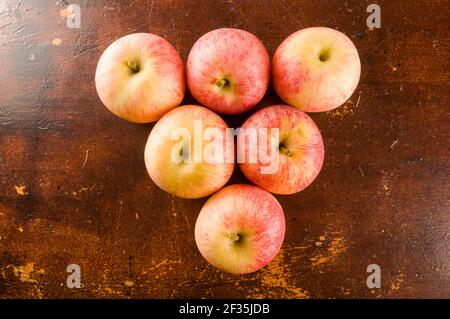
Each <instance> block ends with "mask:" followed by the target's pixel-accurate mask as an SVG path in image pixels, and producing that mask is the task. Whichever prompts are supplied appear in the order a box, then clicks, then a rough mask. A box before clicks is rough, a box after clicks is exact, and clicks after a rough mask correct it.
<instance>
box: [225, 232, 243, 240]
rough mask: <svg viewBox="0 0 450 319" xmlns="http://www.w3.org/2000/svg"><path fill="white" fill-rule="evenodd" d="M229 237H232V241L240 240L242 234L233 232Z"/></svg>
mask: <svg viewBox="0 0 450 319" xmlns="http://www.w3.org/2000/svg"><path fill="white" fill-rule="evenodd" d="M228 238H230V239H231V240H232V241H239V239H241V236H239V235H238V234H235V233H231V234H229V235H228Z"/></svg>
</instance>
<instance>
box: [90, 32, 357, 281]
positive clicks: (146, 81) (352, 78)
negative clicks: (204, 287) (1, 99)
mask: <svg viewBox="0 0 450 319" xmlns="http://www.w3.org/2000/svg"><path fill="white" fill-rule="evenodd" d="M360 71H361V64H360V60H359V56H358V52H357V50H356V48H355V46H354V44H353V43H352V41H351V40H350V39H349V38H348V37H347V36H345V35H344V34H343V33H341V32H339V31H336V30H334V29H330V28H324V27H314V28H307V29H303V30H300V31H297V32H295V33H293V34H292V35H290V36H289V37H287V38H286V39H285V40H284V41H283V42H282V43H281V45H280V46H279V47H278V49H277V50H276V52H275V54H274V56H273V59H272V63H271V61H270V58H269V54H268V52H267V50H266V48H265V47H264V45H263V43H262V42H261V41H260V40H259V39H258V38H257V37H256V36H254V35H253V34H251V33H249V32H247V31H243V30H239V29H231V28H223V29H216V30H213V31H211V32H208V33H206V34H205V35H203V36H202V37H201V38H200V39H198V40H197V42H196V43H195V44H194V46H193V47H192V49H191V51H190V53H189V56H188V59H187V65H186V74H185V68H184V65H183V61H182V59H181V57H180V55H179V53H178V52H177V50H176V49H175V48H174V47H173V46H172V45H171V44H170V43H169V42H167V41H166V40H164V39H163V38H161V37H159V36H157V35H154V34H149V33H135V34H130V35H127V36H124V37H122V38H120V39H118V40H116V41H115V42H113V43H112V44H111V45H110V46H109V47H108V48H107V49H106V50H105V51H104V52H103V54H102V56H101V57H100V60H99V62H98V65H97V70H96V75H95V84H96V88H97V93H98V95H99V97H100V99H101V101H102V102H103V104H104V105H105V106H106V107H107V108H108V109H109V110H110V111H111V112H112V113H114V114H115V115H117V116H119V117H121V118H123V119H125V120H128V121H131V122H136V123H148V122H154V121H158V122H157V123H156V124H155V126H154V127H153V129H152V131H151V133H150V136H149V138H148V141H147V144H146V147H145V154H144V158H145V165H146V168H147V170H148V173H149V175H150V178H151V179H152V180H153V181H154V183H155V184H156V185H158V186H159V187H160V188H161V189H163V190H164V191H166V192H168V193H170V194H173V195H175V196H178V197H182V198H200V197H205V196H208V195H211V194H214V195H213V196H211V197H210V198H209V199H208V200H207V202H206V203H205V204H204V206H203V208H202V209H201V212H200V214H199V216H198V218H197V222H196V225H195V241H196V243H197V247H198V248H199V250H200V253H201V254H202V255H203V256H204V258H205V259H206V260H207V261H208V262H209V263H210V264H212V265H213V266H215V267H217V268H220V269H222V270H224V271H227V272H231V273H235V274H242V273H250V272H253V271H256V270H259V269H260V268H262V267H264V266H265V265H266V264H268V263H269V262H270V261H271V260H272V259H273V258H274V257H275V256H276V254H277V253H278V251H279V249H280V247H281V245H282V242H283V239H284V233H285V218H284V213H283V209H282V207H281V206H280V204H279V203H278V201H277V200H276V199H275V197H274V196H273V195H272V194H270V193H275V194H294V193H297V192H299V191H301V190H302V189H304V188H305V187H307V186H308V185H310V184H311V183H312V182H313V180H314V179H315V178H316V177H317V175H318V174H319V171H320V169H321V167H322V163H323V160H324V145H323V140H322V136H321V134H320V131H319V129H318V128H317V126H316V125H315V123H314V122H313V120H312V119H311V118H310V117H309V116H308V115H307V114H306V113H304V112H322V111H329V110H332V109H334V108H336V107H338V106H340V105H342V104H343V103H344V102H345V101H346V100H347V99H348V98H349V97H350V96H351V95H352V93H353V92H354V90H355V89H356V87H357V85H358V81H359V77H360ZM270 77H271V78H272V83H273V87H274V89H275V91H276V93H277V94H278V95H279V97H280V98H281V99H282V100H283V101H284V102H285V103H286V104H287V105H273V106H269V107H265V108H262V109H261V110H259V111H257V112H256V113H254V114H253V115H251V116H250V117H249V118H248V119H247V120H246V121H245V122H244V124H243V125H242V127H241V129H246V128H247V129H248V128H255V129H260V128H264V129H271V128H277V129H278V132H279V140H278V141H277V143H278V144H277V145H275V146H273V145H272V144H273V143H271V141H270V140H269V139H270V136H268V137H267V138H266V139H265V138H263V139H261V138H260V139H258V140H257V144H267V145H262V146H267V147H269V148H272V150H274V149H275V151H276V153H277V155H278V158H277V160H278V169H277V170H275V171H274V172H271V173H270V174H264V173H263V170H261V166H262V165H263V163H262V162H261V161H260V160H256V161H254V162H249V161H244V162H240V163H239V167H240V169H241V171H242V172H243V173H244V175H245V176H246V177H247V178H248V179H249V180H250V181H251V182H252V183H253V184H255V185H256V186H254V185H244V184H240V185H231V186H227V187H225V188H223V189H221V188H222V187H223V186H224V185H225V184H226V183H227V181H228V180H229V178H230V177H231V175H232V172H233V170H234V167H235V160H234V159H235V157H234V156H235V152H234V151H233V152H232V156H233V157H232V159H233V160H232V161H226V160H225V159H224V160H223V161H218V162H216V163H206V162H198V161H181V162H177V161H173V153H174V149H175V152H176V153H179V155H182V157H183V158H191V159H192V157H193V156H194V154H193V152H192V151H186V148H182V149H180V150H179V152H178V151H177V148H176V147H177V145H179V144H180V142H179V140H177V139H174V131H176V130H177V129H179V128H183V129H185V130H187V131H188V132H193V131H194V129H196V126H198V125H200V128H203V129H206V128H211V127H212V128H215V129H218V130H219V131H221V132H223V133H224V135H223V136H224V137H225V139H220V138H219V139H217V140H213V141H212V144H213V146H214V144H216V146H220V145H219V144H222V143H224V142H225V140H228V142H229V140H230V139H231V142H234V135H232V134H229V133H228V132H229V131H228V130H227V124H226V123H225V122H224V121H223V120H222V118H221V117H220V116H219V115H217V114H216V113H215V112H217V113H222V114H238V113H243V112H246V111H248V110H250V109H251V108H253V107H254V106H256V105H257V104H258V103H259V102H260V101H261V99H262V98H263V96H264V95H265V93H266V91H267V88H268V86H269V83H270ZM186 83H187V86H188V88H189V90H190V92H191V94H192V96H193V97H194V98H195V99H196V100H197V101H198V102H199V103H200V104H201V105H203V106H198V105H183V106H180V107H178V106H179V105H180V104H181V102H182V100H183V98H184V94H185V90H186ZM198 123H200V124H198ZM257 131H258V130H257ZM240 137H241V136H240V131H239V132H238V133H237V139H236V141H237V144H238V146H239V143H242V142H243V141H242V138H240ZM210 142H211V141H210ZM183 143H185V142H183ZM183 143H181V144H183ZM189 143H191V142H189ZM192 143H194V142H192ZM210 144H211V143H210ZM249 146H250V144H248V145H246V146H245V147H244V148H247V147H249ZM205 147H206V146H205ZM273 147H275V148H273ZM190 149H191V148H189V147H188V148H187V150H190ZM203 151H207V150H206V149H204V150H203ZM245 151H246V150H245V149H244V153H245ZM223 156H225V155H223Z"/></svg>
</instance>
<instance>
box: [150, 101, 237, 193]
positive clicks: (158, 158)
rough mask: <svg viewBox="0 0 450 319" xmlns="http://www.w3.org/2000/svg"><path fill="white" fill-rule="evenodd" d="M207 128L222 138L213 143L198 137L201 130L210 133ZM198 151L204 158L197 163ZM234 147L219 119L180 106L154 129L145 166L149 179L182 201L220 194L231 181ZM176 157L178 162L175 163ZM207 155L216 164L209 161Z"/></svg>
mask: <svg viewBox="0 0 450 319" xmlns="http://www.w3.org/2000/svg"><path fill="white" fill-rule="evenodd" d="M196 123H197V124H196ZM207 128H213V129H215V130H216V131H218V132H220V135H218V137H217V136H216V138H214V139H213V138H211V137H208V136H206V135H204V134H201V136H199V135H198V132H197V131H198V130H199V129H201V130H202V132H207ZM179 132H188V134H190V138H189V139H187V138H183V136H182V135H180V134H178V133H179ZM196 132H197V133H196ZM199 138H200V139H201V141H199ZM196 145H197V146H196ZM199 145H200V146H199ZM196 147H199V150H200V154H201V156H202V158H201V159H200V160H198V161H197V160H196V159H195V156H196V155H195V152H196ZM233 147H234V144H233V135H232V134H231V132H230V131H229V130H227V125H226V123H225V122H224V121H223V120H222V119H221V118H220V116H218V115H217V114H215V113H214V112H212V111H211V110H208V109H207V108H204V107H201V106H196V105H185V106H180V107H177V108H175V109H173V110H172V111H170V112H168V113H166V114H165V115H164V116H163V117H162V118H161V119H160V120H159V121H158V122H157V123H156V125H155V126H154V127H153V129H152V131H151V133H150V136H149V138H148V140H147V144H146V147H145V154H144V157H145V165H146V168H147V171H148V173H149V175H150V178H151V179H152V180H153V181H154V182H155V184H156V185H158V186H159V187H160V188H161V189H163V190H164V191H166V192H168V193H170V194H173V195H175V196H178V197H183V198H200V197H204V196H208V195H210V194H212V193H214V192H216V191H218V190H219V189H220V188H222V186H224V185H225V184H226V182H227V181H228V179H229V178H230V176H231V174H232V172H233V168H234V148H233ZM216 150H217V152H216ZM220 150H222V151H220ZM174 154H175V155H176V156H179V158H178V159H179V161H175V160H174ZM208 155H210V157H211V158H213V160H207V159H208V157H207V156H208ZM215 156H217V158H216V157H215Z"/></svg>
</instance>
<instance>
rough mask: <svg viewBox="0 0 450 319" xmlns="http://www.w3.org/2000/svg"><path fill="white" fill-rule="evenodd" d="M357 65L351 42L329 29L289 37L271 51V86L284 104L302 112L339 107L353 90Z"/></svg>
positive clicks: (299, 33) (356, 52)
mask: <svg viewBox="0 0 450 319" xmlns="http://www.w3.org/2000/svg"><path fill="white" fill-rule="evenodd" d="M360 73H361V62H360V61H359V55H358V51H357V50H356V48H355V46H354V44H353V42H352V41H351V40H350V39H349V38H348V37H347V36H346V35H345V34H343V33H341V32H339V31H336V30H334V29H330V28H322V27H316V28H307V29H303V30H300V31H297V32H295V33H294V34H291V35H290V36H289V37H287V38H286V39H285V40H284V41H283V42H282V43H281V45H280V46H279V47H278V49H277V50H276V51H275V54H274V56H273V60H272V77H273V79H272V80H273V86H274V88H275V91H276V92H277V93H278V95H279V96H280V97H281V98H282V99H283V101H285V102H286V103H287V104H289V105H292V106H295V107H297V108H299V109H300V110H302V111H305V112H323V111H329V110H332V109H334V108H336V107H338V106H340V105H342V104H343V103H344V102H345V101H346V100H347V99H348V98H350V96H351V95H352V94H353V92H354V91H355V89H356V87H357V85H358V81H359V76H360Z"/></svg>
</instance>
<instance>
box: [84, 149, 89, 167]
mask: <svg viewBox="0 0 450 319" xmlns="http://www.w3.org/2000/svg"><path fill="white" fill-rule="evenodd" d="M88 158H89V149H87V150H86V156H85V157H84V162H83V167H85V166H86V163H87V161H88Z"/></svg>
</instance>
